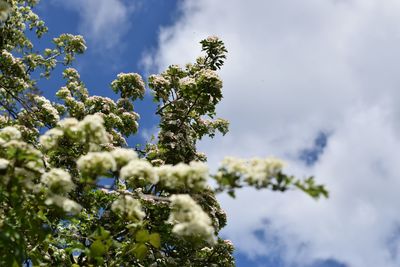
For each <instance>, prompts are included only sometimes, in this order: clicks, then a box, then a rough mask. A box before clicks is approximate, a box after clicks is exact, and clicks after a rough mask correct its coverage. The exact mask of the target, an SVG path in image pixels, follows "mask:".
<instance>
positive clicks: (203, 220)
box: [168, 195, 215, 244]
mask: <svg viewBox="0 0 400 267" xmlns="http://www.w3.org/2000/svg"><path fill="white" fill-rule="evenodd" d="M170 200H171V204H170V206H171V213H170V216H169V218H168V223H171V224H174V227H173V228H172V232H173V233H175V234H176V235H180V236H184V237H191V236H193V237H200V238H203V239H205V240H206V241H207V242H209V243H210V244H214V243H215V230H214V228H213V227H212V224H211V219H210V217H208V215H207V213H205V212H204V211H203V210H202V208H201V207H200V206H199V205H198V204H197V203H196V202H195V201H194V200H193V199H192V198H191V197H190V196H189V195H172V196H171V197H170Z"/></svg>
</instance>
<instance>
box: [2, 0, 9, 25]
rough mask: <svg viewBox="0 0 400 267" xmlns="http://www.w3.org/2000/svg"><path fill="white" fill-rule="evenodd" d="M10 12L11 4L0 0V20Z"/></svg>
mask: <svg viewBox="0 0 400 267" xmlns="http://www.w3.org/2000/svg"><path fill="white" fill-rule="evenodd" d="M10 12H11V6H10V4H8V3H7V2H5V1H3V0H0V21H5V20H6V19H7V18H8V15H9V14H10Z"/></svg>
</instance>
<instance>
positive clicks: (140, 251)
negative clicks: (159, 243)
mask: <svg viewBox="0 0 400 267" xmlns="http://www.w3.org/2000/svg"><path fill="white" fill-rule="evenodd" d="M147 252H148V249H147V246H146V245H145V244H138V245H136V246H135V248H134V249H133V253H134V254H135V256H136V258H138V259H139V260H143V259H144V258H145V257H146V255H147Z"/></svg>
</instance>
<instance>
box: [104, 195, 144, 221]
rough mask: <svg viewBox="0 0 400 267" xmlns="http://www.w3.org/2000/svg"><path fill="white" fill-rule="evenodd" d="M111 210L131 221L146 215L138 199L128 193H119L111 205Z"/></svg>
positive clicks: (139, 219) (138, 219)
mask: <svg viewBox="0 0 400 267" xmlns="http://www.w3.org/2000/svg"><path fill="white" fill-rule="evenodd" d="M111 210H112V211H113V212H115V213H116V214H118V215H119V216H121V217H123V218H124V217H125V216H126V218H127V219H129V220H131V221H141V220H142V219H143V218H144V216H145V215H146V214H145V213H144V212H143V210H142V206H141V204H140V202H139V200H137V199H134V198H133V197H131V196H129V195H121V196H119V198H118V199H116V200H115V201H114V202H113V203H112V205H111Z"/></svg>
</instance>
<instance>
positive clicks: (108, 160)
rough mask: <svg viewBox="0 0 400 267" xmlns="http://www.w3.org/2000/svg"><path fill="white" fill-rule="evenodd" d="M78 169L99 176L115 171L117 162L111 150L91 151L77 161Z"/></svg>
mask: <svg viewBox="0 0 400 267" xmlns="http://www.w3.org/2000/svg"><path fill="white" fill-rule="evenodd" d="M76 165H77V166H78V169H79V170H80V171H81V172H82V174H84V175H88V176H97V175H103V174H106V173H107V172H108V171H115V170H116V169H117V163H116V162H115V159H114V157H113V156H112V155H111V154H110V153H109V152H89V153H88V154H86V155H84V156H82V157H80V158H79V159H78V161H77V162H76Z"/></svg>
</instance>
